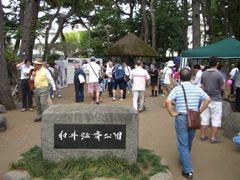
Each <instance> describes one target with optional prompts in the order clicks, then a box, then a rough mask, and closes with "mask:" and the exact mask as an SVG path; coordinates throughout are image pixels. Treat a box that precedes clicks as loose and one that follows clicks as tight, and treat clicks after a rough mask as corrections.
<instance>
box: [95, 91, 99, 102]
mask: <svg viewBox="0 0 240 180" xmlns="http://www.w3.org/2000/svg"><path fill="white" fill-rule="evenodd" d="M96 102H99V92H96Z"/></svg>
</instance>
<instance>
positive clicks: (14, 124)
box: [0, 85, 240, 180]
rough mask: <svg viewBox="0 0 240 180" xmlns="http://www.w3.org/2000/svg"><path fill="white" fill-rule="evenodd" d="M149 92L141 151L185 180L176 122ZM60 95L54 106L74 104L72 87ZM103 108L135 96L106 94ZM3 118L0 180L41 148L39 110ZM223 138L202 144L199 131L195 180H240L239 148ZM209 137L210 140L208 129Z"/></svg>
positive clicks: (16, 112)
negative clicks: (160, 159) (159, 158)
mask: <svg viewBox="0 0 240 180" xmlns="http://www.w3.org/2000/svg"><path fill="white" fill-rule="evenodd" d="M86 89H87V88H86V87H85V102H84V103H89V96H88V94H87V91H86ZM150 91H151V90H150V89H149V88H148V89H147V95H146V97H147V98H146V104H147V111H144V112H143V113H140V114H139V121H140V126H139V147H150V148H152V149H154V151H155V152H157V153H158V154H160V155H161V156H162V157H163V158H165V159H166V160H167V161H168V163H169V166H170V171H171V173H172V175H173V177H174V179H176V180H182V179H185V178H183V177H182V176H181V171H182V166H181V165H180V163H179V159H178V154H177V144H176V133H175V129H174V118H172V117H170V116H169V115H168V113H167V110H166V109H163V108H162V107H161V105H162V102H163V100H164V98H163V97H162V96H158V97H154V98H152V97H149V95H150ZM61 94H62V98H61V99H59V98H57V97H54V98H53V103H54V104H68V103H75V101H74V100H75V99H74V88H73V85H69V86H68V88H64V89H61ZM103 104H109V105H114V104H123V105H130V106H132V94H131V93H130V94H127V98H126V99H125V100H124V101H123V102H121V101H119V100H117V101H115V102H113V101H112V100H111V98H109V97H108V94H107V92H103ZM93 106H96V105H95V104H94V105H93ZM1 115H3V116H5V117H6V118H7V120H8V129H7V130H6V131H5V132H1V133H0V179H2V177H3V175H4V174H5V173H6V172H7V171H8V170H9V166H8V165H9V163H10V162H13V161H15V160H16V159H17V158H18V157H19V156H20V154H21V153H23V152H25V151H28V150H29V148H31V147H32V146H34V145H38V146H41V122H37V123H35V122H33V120H34V118H36V110H35V111H33V112H30V111H27V112H21V110H20V109H16V110H13V111H8V112H7V113H5V114H1ZM222 134H223V130H219V131H218V137H219V138H220V139H221V143H219V144H210V143H209V141H205V142H202V141H200V140H199V137H200V131H197V133H196V136H195V139H194V142H193V149H192V152H191V157H192V161H193V166H194V179H195V180H203V179H204V180H239V179H240V170H239V167H240V148H238V147H235V146H234V145H233V143H232V141H231V140H229V139H227V138H225V137H223V136H222ZM207 135H208V136H210V129H209V128H208V129H207Z"/></svg>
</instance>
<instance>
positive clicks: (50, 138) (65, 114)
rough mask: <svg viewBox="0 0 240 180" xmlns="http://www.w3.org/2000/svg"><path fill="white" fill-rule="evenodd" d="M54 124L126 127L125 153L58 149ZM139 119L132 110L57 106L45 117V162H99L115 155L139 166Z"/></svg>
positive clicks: (122, 150)
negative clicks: (87, 160) (102, 157)
mask: <svg viewBox="0 0 240 180" xmlns="http://www.w3.org/2000/svg"><path fill="white" fill-rule="evenodd" d="M54 124H89V125H90V124H122V125H126V148H125V149H54ZM138 127H139V117H138V113H137V111H136V110H135V109H134V108H133V107H132V106H118V105H115V106H109V105H100V106H97V105H91V104H89V105H88V104H82V105H79V104H66V105H53V106H51V107H50V108H48V109H47V110H46V111H45V112H44V113H43V116H42V138H41V139H42V141H41V142H42V145H41V147H42V152H43V158H44V159H48V160H52V161H56V162H58V161H60V160H63V159H68V158H79V157H82V156H85V157H91V158H97V157H99V156H103V155H107V154H112V155H113V156H117V157H122V158H126V159H127V160H128V161H129V162H136V160H137V148H138Z"/></svg>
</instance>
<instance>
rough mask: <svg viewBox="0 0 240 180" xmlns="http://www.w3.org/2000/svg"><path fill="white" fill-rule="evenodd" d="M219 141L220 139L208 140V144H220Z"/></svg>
mask: <svg viewBox="0 0 240 180" xmlns="http://www.w3.org/2000/svg"><path fill="white" fill-rule="evenodd" d="M220 142H221V141H220V139H215V140H212V139H211V140H210V143H211V144H216V143H220Z"/></svg>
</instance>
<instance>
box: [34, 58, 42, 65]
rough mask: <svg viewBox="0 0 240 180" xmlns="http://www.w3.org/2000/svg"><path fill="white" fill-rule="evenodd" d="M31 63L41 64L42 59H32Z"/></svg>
mask: <svg viewBox="0 0 240 180" xmlns="http://www.w3.org/2000/svg"><path fill="white" fill-rule="evenodd" d="M33 64H41V65H42V64H43V61H42V59H40V58H36V59H35V60H34V61H33Z"/></svg>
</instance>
